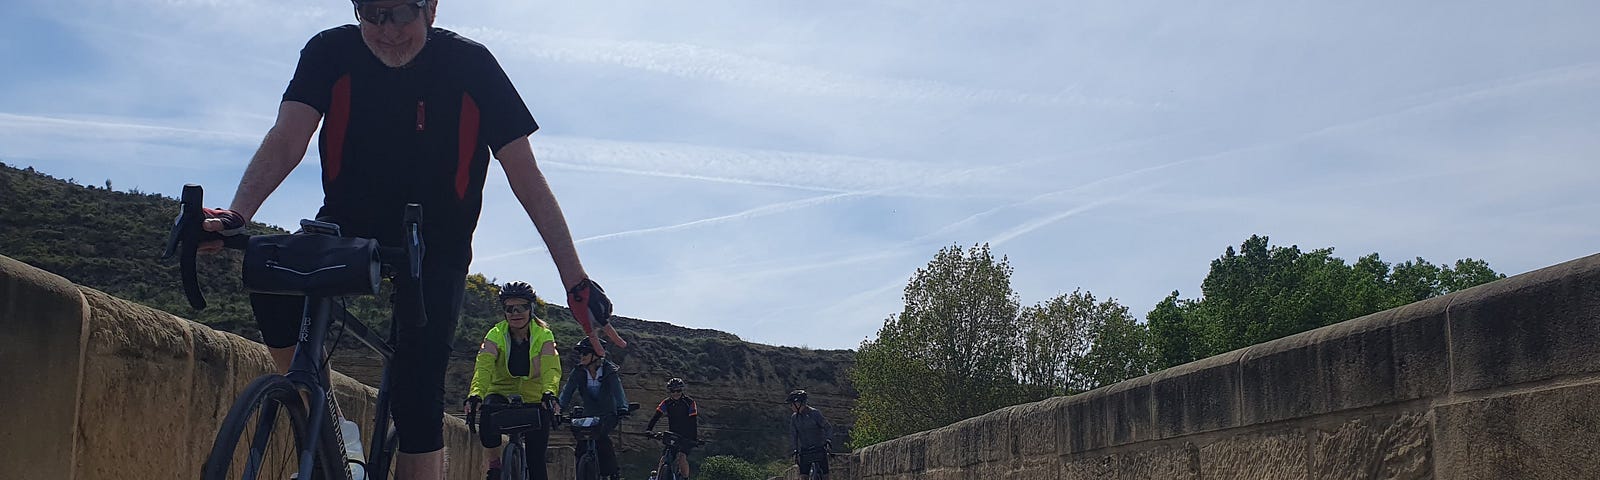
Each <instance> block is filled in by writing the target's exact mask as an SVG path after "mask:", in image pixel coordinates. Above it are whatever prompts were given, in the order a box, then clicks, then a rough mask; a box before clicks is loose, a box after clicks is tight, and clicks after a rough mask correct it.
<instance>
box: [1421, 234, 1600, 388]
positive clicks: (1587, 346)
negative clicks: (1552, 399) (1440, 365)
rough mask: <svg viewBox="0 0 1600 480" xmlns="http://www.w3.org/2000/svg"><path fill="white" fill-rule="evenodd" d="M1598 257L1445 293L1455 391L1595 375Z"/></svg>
mask: <svg viewBox="0 0 1600 480" xmlns="http://www.w3.org/2000/svg"><path fill="white" fill-rule="evenodd" d="M1597 285H1600V255H1592V256H1589V257H1584V258H1581V259H1577V260H1573V261H1570V262H1566V263H1562V264H1560V265H1555V266H1552V267H1547V268H1542V269H1539V270H1535V271H1532V272H1528V273H1524V274H1522V275H1517V276H1515V277H1511V278H1508V279H1505V280H1501V281H1498V282H1493V283H1489V284H1486V285H1481V286H1478V287H1474V288H1471V289H1467V290H1465V291H1462V292H1459V293H1455V294H1452V295H1449V297H1453V299H1452V300H1453V301H1452V302H1451V303H1450V311H1449V315H1450V342H1451V344H1450V347H1451V359H1452V360H1451V361H1452V365H1451V366H1452V370H1451V371H1452V375H1451V388H1452V390H1453V391H1456V392H1466V391H1471V390H1477V389H1483V388H1491V387H1497V386H1503V385H1514V384H1518V383H1523V382H1531V381H1536V380H1544V379H1549V378H1554V377H1557V376H1560V375H1567V374H1574V373H1583V372H1595V371H1600V348H1595V345H1600V288H1597Z"/></svg>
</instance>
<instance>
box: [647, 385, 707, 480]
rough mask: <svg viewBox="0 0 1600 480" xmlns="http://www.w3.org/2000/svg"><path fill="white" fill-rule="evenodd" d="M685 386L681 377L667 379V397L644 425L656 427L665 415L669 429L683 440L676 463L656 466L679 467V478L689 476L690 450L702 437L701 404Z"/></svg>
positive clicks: (664, 467)
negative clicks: (685, 391)
mask: <svg viewBox="0 0 1600 480" xmlns="http://www.w3.org/2000/svg"><path fill="white" fill-rule="evenodd" d="M685 386H686V385H685V384H684V383H683V379H681V378H674V379H671V380H667V398H665V399H663V400H661V404H659V405H656V413H655V415H652V416H650V423H647V424H645V426H644V429H645V430H652V429H655V428H656V422H657V421H660V420H661V417H662V416H663V415H664V416H666V417H667V430H669V431H671V432H672V433H676V434H678V438H679V439H682V440H683V441H681V442H678V447H677V448H678V458H677V459H676V461H675V462H674V465H657V466H656V470H665V469H667V468H676V469H678V476H679V478H689V451H690V450H693V449H694V445H695V442H696V441H697V440H699V438H700V406H699V405H696V404H695V403H694V399H693V398H690V397H689V396H688V395H686V394H684V393H683V391H684V388H685Z"/></svg>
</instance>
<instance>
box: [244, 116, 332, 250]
mask: <svg viewBox="0 0 1600 480" xmlns="http://www.w3.org/2000/svg"><path fill="white" fill-rule="evenodd" d="M321 121H322V113H320V112H317V110H316V109H314V108H311V106H310V105H306V104H304V103H300V102H292V101H286V102H283V103H281V104H279V105H278V120H277V123H275V124H273V125H272V129H271V130H268V131H267V136H266V138H263V139H261V147H260V148H257V149H256V154H255V156H254V157H251V158H250V166H248V167H245V169H244V177H243V178H240V179H239V189H238V190H237V191H235V192H234V193H233V204H232V205H231V206H229V207H228V209H229V210H233V211H235V212H239V214H240V215H243V216H244V218H245V219H246V220H249V219H251V218H255V216H256V210H258V209H260V208H261V204H262V202H265V201H267V196H268V195H271V194H272V192H273V191H274V190H277V189H278V185H280V184H282V183H283V179H284V178H286V177H288V176H289V172H292V171H294V168H295V167H296V166H299V165H300V161H301V160H302V159H304V158H305V157H306V146H307V145H308V144H309V143H310V142H311V135H312V134H313V133H316V131H317V123H319V122H321Z"/></svg>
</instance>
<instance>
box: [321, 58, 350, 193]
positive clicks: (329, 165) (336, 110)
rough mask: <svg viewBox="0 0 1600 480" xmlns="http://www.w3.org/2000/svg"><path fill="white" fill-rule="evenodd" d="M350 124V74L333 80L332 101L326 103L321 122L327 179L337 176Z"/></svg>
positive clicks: (323, 157)
mask: <svg viewBox="0 0 1600 480" xmlns="http://www.w3.org/2000/svg"><path fill="white" fill-rule="evenodd" d="M349 126H350V75H345V76H342V77H339V81H336V82H333V101H332V102H330V103H329V105H328V119H327V121H326V122H323V124H322V138H323V140H325V141H326V143H324V144H323V146H324V147H326V148H324V149H323V152H322V153H323V156H322V173H323V175H324V176H326V177H327V180H328V181H333V180H335V179H337V178H339V164H340V162H341V161H342V160H344V133H345V129H347V128H348V127H349Z"/></svg>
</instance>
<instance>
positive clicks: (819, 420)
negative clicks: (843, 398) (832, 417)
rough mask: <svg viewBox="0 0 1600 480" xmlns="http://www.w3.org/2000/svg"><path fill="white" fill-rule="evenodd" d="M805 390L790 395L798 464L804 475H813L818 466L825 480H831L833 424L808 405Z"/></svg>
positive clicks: (790, 423)
mask: <svg viewBox="0 0 1600 480" xmlns="http://www.w3.org/2000/svg"><path fill="white" fill-rule="evenodd" d="M808 397H809V395H807V394H806V391H805V390H795V391H792V392H789V398H788V401H789V408H790V410H791V411H793V412H794V414H792V415H790V416H789V434H790V438H791V440H792V441H793V443H792V445H793V446H794V451H793V452H791V453H792V454H793V455H794V457H795V465H796V466H798V467H800V474H801V475H809V474H811V466H812V465H816V466H817V469H818V470H819V471H818V473H820V474H821V477H822V478H823V480H827V478H828V451H829V450H832V449H833V440H832V439H833V425H831V424H829V423H828V419H826V418H823V416H822V412H821V411H819V410H817V409H815V408H812V407H811V406H810V405H808V404H807V398H808Z"/></svg>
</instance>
